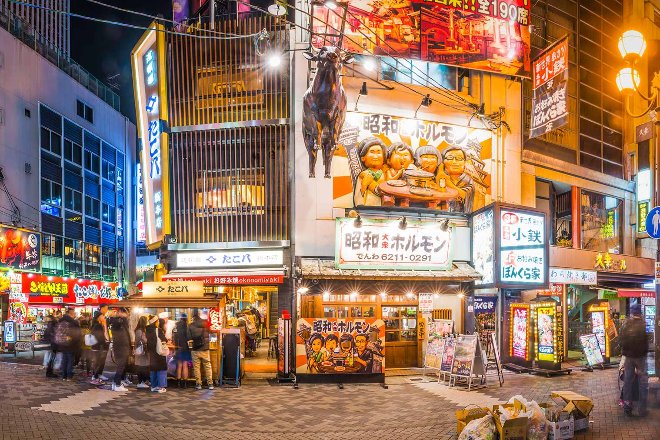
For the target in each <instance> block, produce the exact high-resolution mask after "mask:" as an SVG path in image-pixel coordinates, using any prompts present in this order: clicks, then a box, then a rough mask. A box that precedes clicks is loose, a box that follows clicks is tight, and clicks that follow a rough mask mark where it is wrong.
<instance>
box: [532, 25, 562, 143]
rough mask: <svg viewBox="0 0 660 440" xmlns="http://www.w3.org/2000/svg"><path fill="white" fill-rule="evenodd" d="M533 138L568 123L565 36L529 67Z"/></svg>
mask: <svg viewBox="0 0 660 440" xmlns="http://www.w3.org/2000/svg"><path fill="white" fill-rule="evenodd" d="M532 83H533V89H534V91H533V95H532V115H531V116H532V121H531V125H530V130H529V137H530V138H534V137H538V136H541V135H543V134H544V133H547V132H549V131H552V130H554V129H556V128H559V127H561V126H563V125H566V123H567V122H568V96H567V89H568V36H566V37H564V38H562V39H561V40H559V41H558V42H556V43H554V45H552V46H550V47H549V48H547V49H546V50H545V51H544V52H543V53H542V54H541V56H539V57H538V58H537V59H536V60H534V62H533V64H532Z"/></svg>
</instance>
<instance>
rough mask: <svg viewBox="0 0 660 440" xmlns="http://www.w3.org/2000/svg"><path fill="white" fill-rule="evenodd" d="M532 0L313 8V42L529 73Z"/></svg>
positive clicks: (414, 0)
mask: <svg viewBox="0 0 660 440" xmlns="http://www.w3.org/2000/svg"><path fill="white" fill-rule="evenodd" d="M530 7H531V0H456V1H451V0H449V1H448V0H390V1H371V0H349V1H347V2H337V3H333V4H332V6H330V7H328V6H325V5H324V4H323V2H320V1H316V2H314V3H313V7H312V23H311V32H312V45H313V46H314V47H317V48H319V47H321V46H327V45H338V44H341V47H342V48H343V49H344V50H346V51H348V52H354V53H359V54H364V53H373V54H375V55H386V56H391V57H399V58H410V59H416V60H424V61H432V62H436V63H441V64H446V65H452V66H460V67H464V68H470V69H477V70H484V71H488V72H494V73H501V74H505V75H521V76H529V74H530V69H531V61H530V47H531V46H530V37H531V35H530V30H529V25H530V24H531V15H530Z"/></svg>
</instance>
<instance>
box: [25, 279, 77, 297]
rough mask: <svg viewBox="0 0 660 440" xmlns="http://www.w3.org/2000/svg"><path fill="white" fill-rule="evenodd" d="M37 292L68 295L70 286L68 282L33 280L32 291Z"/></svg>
mask: <svg viewBox="0 0 660 440" xmlns="http://www.w3.org/2000/svg"><path fill="white" fill-rule="evenodd" d="M37 292H38V293H39V294H40V295H61V296H67V295H68V294H69V286H68V285H67V284H66V283H51V282H48V281H46V282H42V281H32V282H31V283H30V293H37Z"/></svg>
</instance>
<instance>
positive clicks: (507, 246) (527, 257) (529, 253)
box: [499, 208, 547, 285]
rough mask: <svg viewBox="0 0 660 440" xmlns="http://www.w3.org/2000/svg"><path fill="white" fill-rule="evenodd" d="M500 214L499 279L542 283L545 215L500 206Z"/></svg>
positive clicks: (545, 250)
mask: <svg viewBox="0 0 660 440" xmlns="http://www.w3.org/2000/svg"><path fill="white" fill-rule="evenodd" d="M499 216H500V234H499V239H500V255H499V258H500V262H499V263H500V269H499V273H500V282H501V283H503V284H525V285H532V284H539V285H544V284H546V280H547V274H546V267H547V261H546V259H547V257H546V253H547V249H546V241H547V240H546V231H545V215H544V214H543V213H537V212H524V211H521V210H517V209H516V210H513V209H509V208H502V209H501V210H500V212H499Z"/></svg>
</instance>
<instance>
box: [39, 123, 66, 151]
mask: <svg viewBox="0 0 660 440" xmlns="http://www.w3.org/2000/svg"><path fill="white" fill-rule="evenodd" d="M41 148H42V149H44V150H47V151H50V152H51V153H53V154H57V155H58V156H59V155H61V154H62V137H61V136H60V135H59V134H57V133H53V132H52V131H50V130H49V129H47V128H44V127H41Z"/></svg>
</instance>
